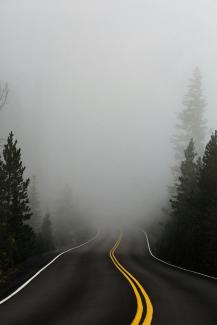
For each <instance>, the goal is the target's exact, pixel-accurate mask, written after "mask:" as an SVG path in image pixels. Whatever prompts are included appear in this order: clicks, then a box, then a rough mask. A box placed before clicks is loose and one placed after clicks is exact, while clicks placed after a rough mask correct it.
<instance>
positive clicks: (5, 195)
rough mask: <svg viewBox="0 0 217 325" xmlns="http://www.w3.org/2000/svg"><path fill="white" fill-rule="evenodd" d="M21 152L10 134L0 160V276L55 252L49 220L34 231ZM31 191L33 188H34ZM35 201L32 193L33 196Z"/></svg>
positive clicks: (27, 180) (27, 179)
mask: <svg viewBox="0 0 217 325" xmlns="http://www.w3.org/2000/svg"><path fill="white" fill-rule="evenodd" d="M25 169H26V168H25V166H23V162H22V157H21V149H20V148H18V147H17V140H16V139H14V135H13V133H12V132H10V134H9V136H8V138H7V142H6V144H5V145H4V147H3V150H2V155H1V156H0V274H1V273H4V272H7V271H8V270H10V269H13V267H14V266H15V265H16V264H18V263H20V262H22V261H24V260H25V259H27V258H28V257H30V256H32V255H34V254H38V253H41V252H44V251H46V250H50V249H53V248H54V244H53V236H52V228H51V221H50V216H49V215H48V214H47V215H46V216H45V218H44V219H43V221H42V223H41V225H40V226H39V224H38V228H37V230H36V228H35V227H34V226H33V225H35V223H34V222H35V220H34V218H33V220H31V218H32V217H35V212H36V211H35V210H34V206H33V212H32V210H31V205H30V202H29V192H28V190H29V184H30V179H29V178H25V176H24V173H25ZM33 187H34V185H33ZM33 197H34V193H33Z"/></svg>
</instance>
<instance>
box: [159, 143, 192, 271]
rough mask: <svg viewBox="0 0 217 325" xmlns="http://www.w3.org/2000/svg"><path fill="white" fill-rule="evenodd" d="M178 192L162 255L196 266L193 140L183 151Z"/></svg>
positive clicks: (176, 185) (163, 239) (180, 263)
mask: <svg viewBox="0 0 217 325" xmlns="http://www.w3.org/2000/svg"><path fill="white" fill-rule="evenodd" d="M184 156H185V159H184V160H183V162H182V163H181V167H180V177H179V179H178V182H177V183H176V184H175V188H176V192H175V194H174V195H173V196H172V199H171V219H170V220H169V222H168V224H167V225H166V230H165V233H164V235H163V238H162V242H161V246H160V250H159V252H160V254H161V255H162V256H163V257H166V258H167V259H169V260H171V261H173V262H174V263H176V264H178V265H183V266H188V267H189V266H191V267H194V266H195V265H196V264H197V260H196V256H195V249H196V247H195V241H196V240H197V226H198V218H197V213H196V211H197V197H198V164H197V162H196V161H195V158H196V153H195V149H194V142H193V139H191V140H190V142H189V145H188V147H187V148H186V150H185V151H184Z"/></svg>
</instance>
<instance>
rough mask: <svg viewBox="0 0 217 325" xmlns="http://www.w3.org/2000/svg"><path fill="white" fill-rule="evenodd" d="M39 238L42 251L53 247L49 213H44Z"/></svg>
mask: <svg viewBox="0 0 217 325" xmlns="http://www.w3.org/2000/svg"><path fill="white" fill-rule="evenodd" d="M41 239H42V246H43V250H44V251H48V250H51V249H54V241H53V232H52V224H51V220H50V215H49V213H47V214H46V215H45V217H44V219H43V222H42V226H41Z"/></svg>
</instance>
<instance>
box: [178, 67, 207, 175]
mask: <svg viewBox="0 0 217 325" xmlns="http://www.w3.org/2000/svg"><path fill="white" fill-rule="evenodd" d="M183 106H184V108H183V110H182V111H181V112H180V113H179V114H178V124H177V133H176V134H175V135H174V137H173V140H172V142H173V147H174V150H175V159H176V161H177V164H176V166H175V167H174V168H173V169H172V170H173V172H174V175H175V176H177V174H178V172H179V171H178V167H177V166H179V164H180V161H181V160H182V159H183V158H184V149H185V148H186V146H187V144H188V143H189V141H190V139H193V140H194V144H195V151H196V153H197V154H198V155H199V156H201V155H202V154H203V151H204V141H205V139H206V135H207V125H206V120H205V119H204V111H205V108H206V100H205V98H204V95H203V90H202V77H201V73H200V70H199V68H196V69H195V70H194V72H193V77H192V78H191V79H190V83H189V87H188V92H187V94H186V95H185V97H184V100H183Z"/></svg>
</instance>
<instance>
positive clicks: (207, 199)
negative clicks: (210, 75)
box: [157, 69, 217, 276]
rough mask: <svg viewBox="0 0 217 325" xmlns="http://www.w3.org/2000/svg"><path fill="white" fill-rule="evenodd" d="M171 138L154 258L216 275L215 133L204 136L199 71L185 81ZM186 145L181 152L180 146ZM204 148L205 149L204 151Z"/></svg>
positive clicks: (204, 103)
mask: <svg viewBox="0 0 217 325" xmlns="http://www.w3.org/2000/svg"><path fill="white" fill-rule="evenodd" d="M183 104H184V106H185V107H184V109H183V111H182V112H181V113H180V114H179V116H178V117H179V124H178V134H177V135H176V137H175V138H174V139H175V140H174V144H175V152H176V158H177V160H176V161H178V163H176V165H175V168H173V172H174V173H173V175H174V183H173V184H172V187H171V188H172V190H171V191H170V200H169V208H168V209H167V213H168V215H169V218H168V220H167V222H166V224H165V227H164V230H163V232H162V235H161V238H160V240H159V242H158V245H157V254H158V256H159V257H161V258H163V259H166V260H167V261H169V262H172V263H174V264H176V265H179V266H182V267H185V268H190V269H192V270H195V271H198V272H203V273H207V274H211V275H215V276H216V275H217V257H216V255H217V131H215V132H213V133H212V134H211V137H210V139H209V141H208V143H207V144H206V146H204V141H205V138H206V136H207V126H206V120H205V119H204V108H205V106H206V101H205V98H204V96H203V93H202V84H201V75H200V72H199V69H196V70H195V71H194V75H193V78H192V79H190V85H189V90H188V93H187V94H186V96H185V98H184V101H183ZM186 143H187V145H186V147H185V149H184V145H185V144H186ZM204 147H205V149H204Z"/></svg>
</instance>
